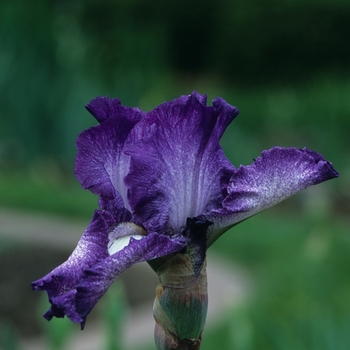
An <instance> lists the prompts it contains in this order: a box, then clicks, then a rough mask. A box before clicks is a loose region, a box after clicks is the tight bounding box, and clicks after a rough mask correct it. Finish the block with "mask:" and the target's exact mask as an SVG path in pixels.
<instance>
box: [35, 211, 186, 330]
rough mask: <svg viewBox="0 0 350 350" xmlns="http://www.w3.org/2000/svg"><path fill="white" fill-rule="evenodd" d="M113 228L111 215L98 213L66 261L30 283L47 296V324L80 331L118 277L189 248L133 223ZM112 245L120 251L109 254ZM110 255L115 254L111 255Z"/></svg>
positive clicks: (183, 242)
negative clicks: (64, 320)
mask: <svg viewBox="0 0 350 350" xmlns="http://www.w3.org/2000/svg"><path fill="white" fill-rule="evenodd" d="M114 223H115V221H114V219H113V217H112V216H111V214H109V213H108V212H106V211H96V212H95V215H94V217H93V219H92V221H91V224H90V226H89V227H88V229H87V230H86V231H85V233H84V235H83V236H82V238H81V239H80V241H79V243H78V245H77V247H76V248H75V250H74V251H73V253H72V255H71V256H70V257H69V259H68V260H67V261H66V262H65V263H63V264H62V265H60V266H58V267H57V268H55V269H54V270H53V271H52V272H50V273H49V274H48V275H46V276H45V277H43V278H41V279H39V280H37V281H35V282H33V283H32V287H33V289H34V290H45V291H46V292H47V294H48V297H49V301H50V303H51V307H50V309H49V310H48V311H47V312H46V313H45V314H44V317H45V318H46V319H47V320H51V319H52V317H54V316H55V317H59V318H61V317H64V316H65V315H66V316H67V317H68V318H69V319H70V320H71V321H73V322H75V323H81V326H82V328H84V325H85V320H86V316H87V315H88V314H89V313H90V311H91V309H92V308H93V307H94V306H95V304H96V303H97V302H98V300H99V299H100V298H101V297H102V296H103V295H104V294H105V292H106V291H107V289H108V288H109V287H110V285H111V284H112V283H113V281H114V280H115V279H116V278H117V277H118V276H119V275H120V273H122V272H123V271H124V270H126V269H127V268H129V267H130V266H132V265H133V264H136V263H138V262H142V261H147V260H152V259H156V258H159V257H163V256H166V255H169V254H172V253H175V252H177V251H179V250H181V249H183V248H184V247H185V246H186V243H187V240H186V239H185V238H184V237H182V236H176V237H173V238H170V237H168V236H165V235H159V234H158V233H150V234H148V235H145V234H146V232H145V231H144V230H143V229H142V228H140V227H137V226H136V225H135V224H133V223H125V224H124V223H123V224H120V225H118V226H117V227H116V228H114ZM113 228H114V230H113ZM113 240H116V241H115V243H116V242H117V243H116V245H117V246H119V250H118V249H116V247H113V249H109V247H110V242H111V241H113ZM119 240H120V241H121V242H120V243H119V242H118V241H119ZM116 250H117V251H116ZM111 251H116V252H115V253H114V254H112V255H110V252H111Z"/></svg>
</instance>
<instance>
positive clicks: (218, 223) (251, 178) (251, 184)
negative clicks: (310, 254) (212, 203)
mask: <svg viewBox="0 0 350 350" xmlns="http://www.w3.org/2000/svg"><path fill="white" fill-rule="evenodd" d="M334 177H338V173H337V172H336V171H335V170H334V168H333V166H332V164H331V163H330V162H328V161H327V160H325V159H324V158H323V156H322V155H320V154H318V153H316V152H314V151H310V150H308V149H306V148H304V149H296V148H281V147H274V148H272V149H270V150H268V151H264V152H262V155H261V156H260V157H259V158H257V159H256V160H255V162H254V163H253V164H252V165H250V166H240V168H239V169H238V170H236V171H235V172H234V173H233V175H232V177H231V180H230V183H229V186H228V188H227V191H228V195H227V197H226V198H225V199H224V201H223V203H222V206H223V208H222V209H218V210H213V211H212V213H210V214H209V215H206V216H205V218H206V219H207V220H210V221H213V222H214V225H213V229H212V234H211V236H210V238H209V245H210V244H211V243H212V242H213V241H214V240H216V239H217V238H218V236H219V235H220V234H222V233H223V232H224V231H226V230H227V229H228V228H230V227H232V226H233V225H234V224H236V223H238V222H240V221H242V220H244V219H246V218H248V217H250V216H252V215H254V214H256V213H258V212H260V211H262V210H264V209H266V208H269V207H271V206H273V205H275V204H277V203H279V202H281V201H283V200H284V199H286V198H288V197H290V196H292V195H293V194H295V193H297V192H299V191H301V190H304V189H306V188H308V187H309V186H312V185H316V184H319V183H321V182H323V181H326V180H330V179H332V178H334Z"/></svg>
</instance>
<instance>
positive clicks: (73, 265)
mask: <svg viewBox="0 0 350 350" xmlns="http://www.w3.org/2000/svg"><path fill="white" fill-rule="evenodd" d="M113 226H114V219H113V217H112V216H111V214H110V213H108V212H106V211H101V210H97V211H95V214H94V216H93V218H92V220H91V223H90V225H89V227H88V228H87V229H86V230H85V232H84V234H83V236H82V237H81V239H80V241H79V242H78V245H77V247H76V248H75V250H74V251H73V253H72V254H71V256H70V257H69V258H68V260H67V261H66V262H64V263H63V264H62V265H60V266H58V267H56V268H55V269H54V270H53V271H52V272H50V273H49V274H48V275H46V276H45V277H43V278H41V279H39V280H37V281H35V282H33V283H32V287H33V289H34V290H45V291H46V292H47V294H48V296H49V300H50V302H51V304H52V306H51V308H50V310H49V311H48V312H47V313H46V314H45V315H46V316H45V317H46V318H47V319H51V318H52V317H53V316H56V317H63V316H64V314H65V313H67V310H65V307H64V305H63V304H64V303H60V304H57V303H55V300H57V299H60V300H62V299H67V298H71V297H72V296H73V295H74V294H75V288H76V286H77V285H78V283H79V281H80V278H81V276H82V275H83V272H84V271H85V270H86V269H88V268H90V267H91V266H93V265H94V264H96V263H97V262H98V261H100V260H101V259H105V258H107V257H108V256H109V254H108V250H107V246H108V242H109V239H108V232H109V231H110V230H111V228H112V227H113ZM72 318H74V319H73V321H74V322H81V320H80V319H79V317H77V316H74V317H73V316H72Z"/></svg>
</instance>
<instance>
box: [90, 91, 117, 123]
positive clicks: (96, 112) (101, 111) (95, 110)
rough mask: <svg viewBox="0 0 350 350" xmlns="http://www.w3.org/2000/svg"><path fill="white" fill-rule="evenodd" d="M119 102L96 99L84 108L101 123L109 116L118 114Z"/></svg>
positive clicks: (114, 99)
mask: <svg viewBox="0 0 350 350" xmlns="http://www.w3.org/2000/svg"><path fill="white" fill-rule="evenodd" d="M120 106H121V102H120V100H119V98H108V97H107V96H106V97H96V98H95V99H93V100H92V101H90V102H89V103H88V104H87V105H86V106H85V108H86V109H87V110H88V111H89V112H90V113H91V114H92V115H93V116H94V117H95V118H96V120H97V121H98V122H99V123H101V122H103V121H104V120H106V119H108V118H109V117H110V116H111V115H117V114H118V113H119V107H120Z"/></svg>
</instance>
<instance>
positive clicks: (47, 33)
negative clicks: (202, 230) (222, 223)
mask: <svg viewBox="0 0 350 350" xmlns="http://www.w3.org/2000/svg"><path fill="white" fill-rule="evenodd" d="M349 35H350V2H349V1H347V0H334V1H330V0H326V1H316V0H306V1H299V0H292V1H290V0H288V1H287V0H279V1H277V0H269V1H263V2H261V1H258V0H249V1H244V2H242V1H237V0H234V1H230V0H217V1H215V2H213V1H207V0H202V1H184V0H178V1H176V2H165V1H159V0H155V1H152V2H145V1H141V0H115V1H112V0H99V1H97V0H84V1H83V0H73V1H67V0H61V1H53V0H46V1H44V0H31V1H24V0H16V1H12V0H11V1H10V0H2V2H1V11H0V91H1V93H0V121H1V127H0V206H1V207H7V208H21V209H28V210H32V211H39V212H48V213H59V214H63V215H66V216H70V217H74V218H82V219H84V220H86V222H88V219H89V218H90V217H91V213H92V210H93V209H94V208H95V207H96V205H97V200H96V198H95V197H94V196H92V195H90V194H89V193H87V192H85V191H82V190H81V189H80V185H79V184H78V183H77V181H76V180H75V179H74V176H73V169H74V156H75V139H76V137H77V135H78V134H79V133H80V132H81V131H82V130H83V129H86V128H88V127H90V126H92V125H94V124H95V121H94V119H93V118H92V116H90V115H89V114H88V113H87V112H86V111H85V110H84V105H85V104H86V103H88V102H89V101H90V100H91V99H92V98H94V97H96V96H98V95H99V96H101V95H102V96H105V95H109V96H110V97H119V98H121V100H122V103H123V104H125V105H128V106H138V107H140V108H141V109H144V110H151V109H152V108H154V107H155V106H156V105H158V104H160V103H162V102H163V101H165V100H171V99H174V98H176V97H178V96H179V95H183V94H189V93H191V92H192V91H193V90H197V91H199V92H200V93H206V94H207V95H208V99H209V101H210V100H212V99H213V98H215V97H217V96H220V97H223V98H225V99H226V100H227V102H229V103H230V104H233V105H236V106H237V107H238V108H239V109H240V110H241V114H240V116H239V117H238V118H237V119H236V120H235V121H234V123H233V124H232V125H231V126H230V127H229V128H228V131H227V132H226V134H225V136H224V139H223V142H222V144H223V147H224V150H225V152H226V154H227V155H228V157H229V158H230V159H231V161H232V162H233V164H234V165H236V166H239V165H240V164H250V163H251V162H252V159H253V158H256V157H257V156H258V155H259V154H260V152H261V151H262V150H263V149H268V148H270V147H272V146H275V145H280V146H285V147H288V146H296V147H304V146H306V147H308V148H310V149H314V150H316V151H318V152H320V153H322V154H323V155H324V156H325V157H326V158H327V159H329V160H331V161H332V162H333V164H334V166H335V168H336V169H337V170H338V171H339V172H340V178H339V179H337V180H333V181H331V182H329V183H325V184H322V185H320V186H318V187H317V188H315V189H310V190H308V191H306V192H305V193H301V194H299V195H297V196H295V197H293V198H292V199H290V200H288V201H287V202H285V203H283V204H281V205H280V206H278V207H276V208H274V209H270V210H269V211H268V212H266V213H264V214H260V215H258V216H257V217H254V218H252V219H250V220H248V221H247V222H244V223H242V224H241V225H239V226H237V227H235V228H234V229H233V230H231V232H229V233H227V234H226V235H225V236H224V237H223V238H222V239H221V240H220V241H219V242H218V243H217V244H216V245H215V247H213V249H215V250H216V251H217V252H220V254H222V255H223V256H226V257H227V259H228V261H230V260H231V261H233V262H235V263H239V264H241V265H242V266H243V267H244V268H246V269H247V270H248V271H249V273H250V274H251V275H252V276H253V280H254V291H253V293H252V295H253V296H252V297H251V298H249V300H247V301H246V302H245V303H244V305H242V306H241V308H240V309H239V310H236V309H233V310H231V311H228V312H227V314H225V315H223V316H222V323H221V324H218V325H217V327H216V329H209V330H208V331H206V333H205V335H204V342H203V347H202V348H203V349H204V350H206V349H213V348H220V349H233V350H250V349H282V350H284V349H317V350H320V349H348V348H349V344H350V339H349V336H348V333H349V332H348V328H349V324H350V323H349V321H350V301H349V295H350V276H349V273H350V271H349V266H350V264H349V262H350V261H349V260H350V236H349V215H348V213H349V209H350V153H349V148H350V137H349V132H350V40H349ZM0 230H1V223H0ZM67 234H68V233H67ZM0 239H1V238H0ZM0 242H1V241H0ZM2 247H5V248H6V247H7V246H6V245H5V244H4V243H2ZM3 250H5V249H1V251H3ZM209 263H210V262H209ZM9 268H10V267H9ZM38 277H39V276H38ZM223 288H224V286H223ZM28 293H31V292H30V291H29V290H28ZM210 298H215V296H213V295H211V296H210ZM218 344H220V346H219V345H218Z"/></svg>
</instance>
